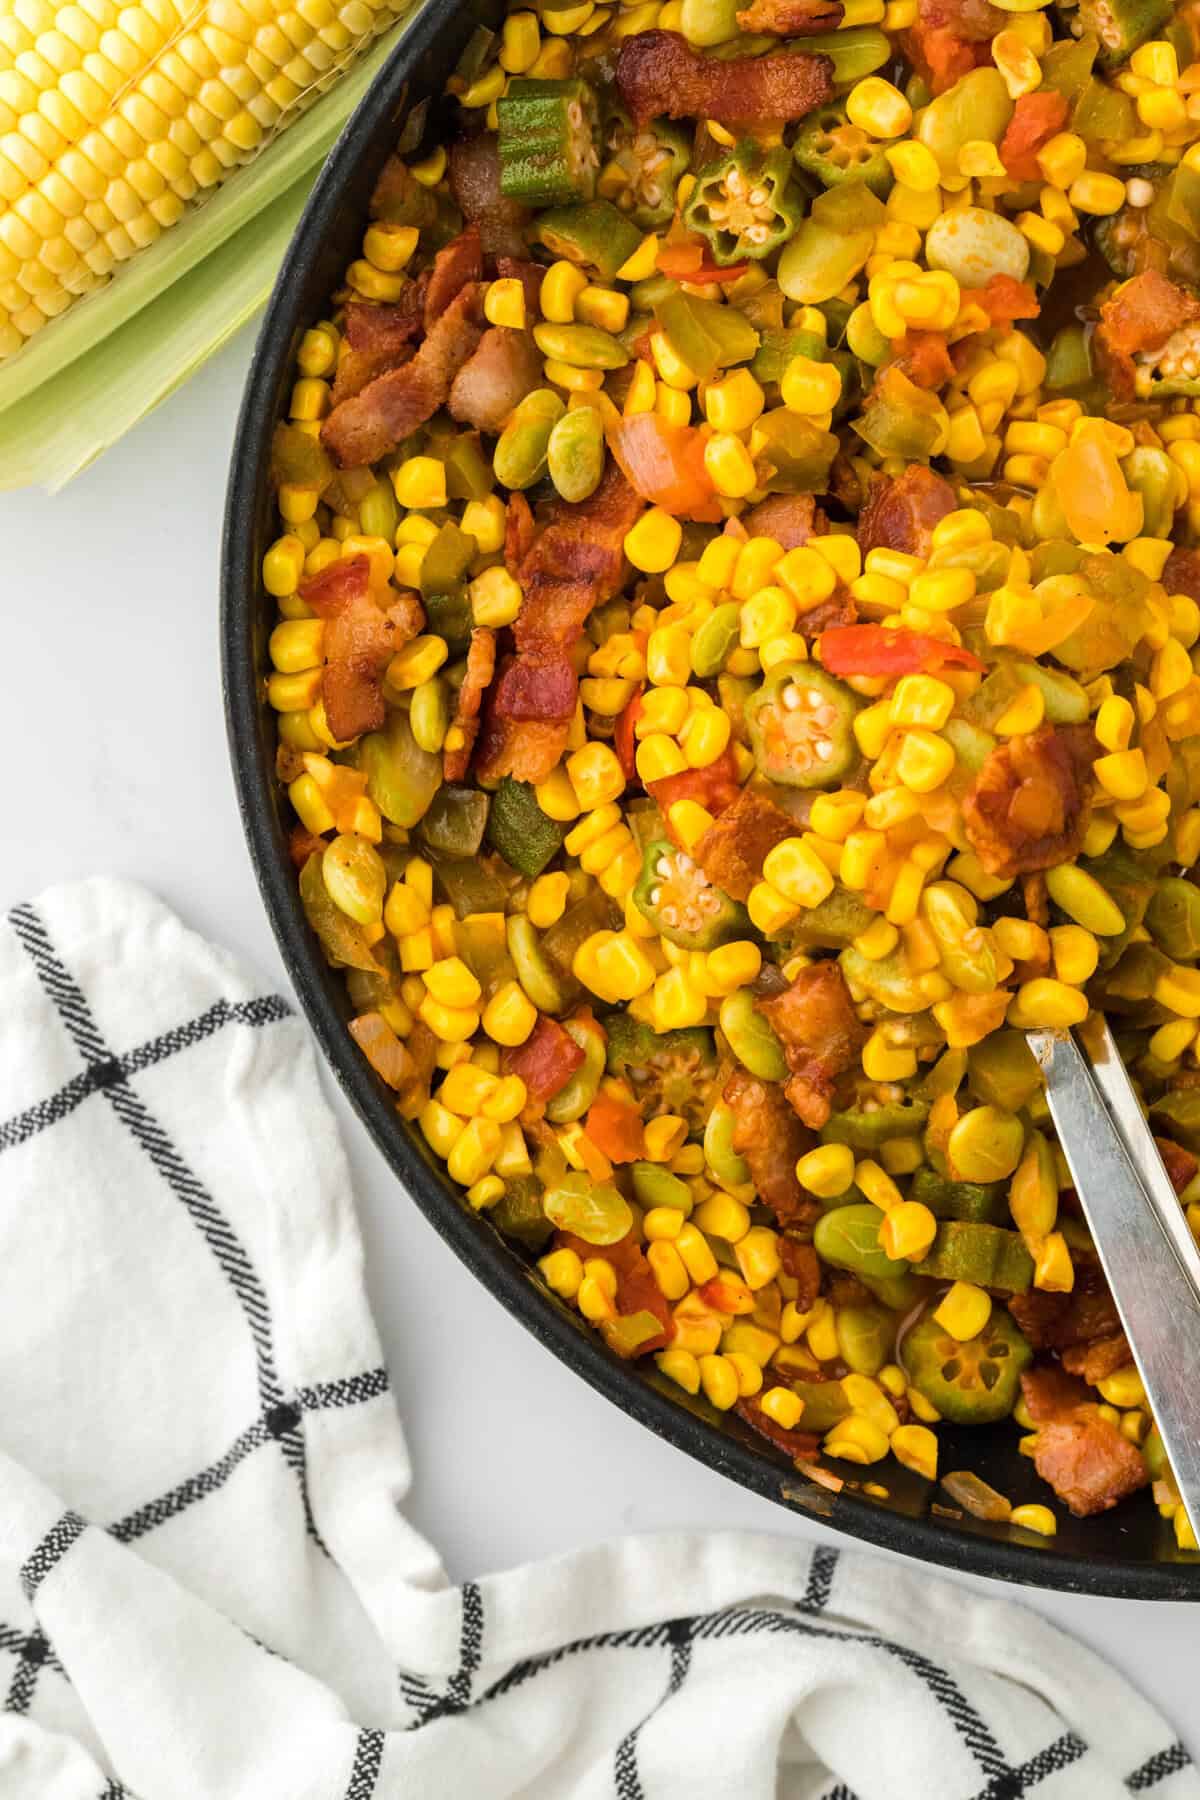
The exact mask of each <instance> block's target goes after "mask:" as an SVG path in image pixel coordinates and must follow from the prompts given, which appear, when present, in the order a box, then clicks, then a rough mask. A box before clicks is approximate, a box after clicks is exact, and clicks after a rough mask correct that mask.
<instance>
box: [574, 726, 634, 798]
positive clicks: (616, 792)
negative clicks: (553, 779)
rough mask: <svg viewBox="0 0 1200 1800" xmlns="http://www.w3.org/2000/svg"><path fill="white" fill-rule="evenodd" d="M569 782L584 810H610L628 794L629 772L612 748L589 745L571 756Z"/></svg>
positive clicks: (600, 744) (591, 743)
mask: <svg viewBox="0 0 1200 1800" xmlns="http://www.w3.org/2000/svg"><path fill="white" fill-rule="evenodd" d="M566 768H567V778H568V780H569V781H570V783H571V786H572V788H573V789H574V790H575V798H576V800H578V802H579V805H580V807H581V809H583V810H585V811H588V812H590V811H591V810H592V809H593V808H594V807H600V806H607V805H608V804H610V803H611V802H612V801H614V800H616V799H618V798H619V797H620V795H621V794H623V793H624V791H625V771H624V770H623V769H622V767H621V764H620V761H619V759H618V757H617V754H616V751H615V750H613V749H612V748H611V746H610V745H608V744H602V743H597V742H594V741H593V742H589V743H587V744H585V745H584V746H583V748H582V750H576V751H575V752H574V753H573V754H572V755H571V756H568V758H567V762H566Z"/></svg>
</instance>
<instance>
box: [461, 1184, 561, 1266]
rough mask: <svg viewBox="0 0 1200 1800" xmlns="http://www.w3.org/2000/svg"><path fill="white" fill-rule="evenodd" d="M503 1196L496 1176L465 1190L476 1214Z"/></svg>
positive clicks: (502, 1185) (501, 1186)
mask: <svg viewBox="0 0 1200 1800" xmlns="http://www.w3.org/2000/svg"><path fill="white" fill-rule="evenodd" d="M503 1194H504V1182H503V1180H502V1179H501V1177H500V1176H499V1175H496V1174H491V1175H483V1176H481V1177H480V1179H479V1180H478V1181H473V1182H472V1183H471V1186H470V1187H469V1188H468V1189H467V1199H468V1200H469V1201H470V1203H471V1205H472V1207H473V1208H474V1209H475V1211H476V1212H482V1211H483V1210H484V1208H485V1207H488V1206H495V1204H496V1202H497V1200H499V1199H501V1198H502V1196H503ZM563 1254H564V1255H571V1254H572V1252H570V1251H565V1252H563Z"/></svg>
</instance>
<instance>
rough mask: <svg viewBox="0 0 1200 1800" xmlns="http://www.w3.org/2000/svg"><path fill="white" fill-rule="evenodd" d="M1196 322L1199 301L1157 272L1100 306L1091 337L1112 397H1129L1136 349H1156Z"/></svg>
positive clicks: (1148, 271)
mask: <svg viewBox="0 0 1200 1800" xmlns="http://www.w3.org/2000/svg"><path fill="white" fill-rule="evenodd" d="M1197 318H1200V301H1198V300H1197V299H1196V298H1195V297H1194V295H1192V294H1189V293H1187V292H1186V291H1185V289H1183V288H1181V287H1177V286H1176V284H1175V283H1174V282H1173V281H1168V280H1167V278H1166V276H1165V275H1160V274H1159V273H1158V270H1157V269H1146V270H1144V271H1143V272H1142V274H1140V275H1135V276H1134V277H1133V280H1132V281H1127V282H1125V284H1124V285H1123V286H1122V287H1119V288H1118V289H1117V291H1116V293H1115V294H1114V295H1113V296H1112V298H1111V299H1109V300H1106V301H1105V302H1104V305H1103V306H1102V307H1101V308H1100V323H1099V325H1098V326H1097V328H1096V335H1095V347H1096V356H1097V361H1098V363H1099V365H1100V368H1101V371H1102V373H1103V374H1104V377H1105V379H1106V380H1107V382H1108V385H1109V387H1110V388H1111V390H1112V394H1113V398H1114V399H1116V400H1129V399H1132V398H1133V394H1134V363H1133V359H1134V356H1135V355H1136V354H1137V353H1138V352H1139V351H1142V350H1151V351H1153V350H1160V349H1161V348H1162V346H1163V345H1164V344H1165V343H1166V342H1167V339H1168V338H1169V337H1170V336H1171V335H1172V333H1174V332H1176V331H1178V330H1179V329H1180V327H1181V326H1183V325H1190V324H1191V323H1192V321H1193V320H1194V319H1197Z"/></svg>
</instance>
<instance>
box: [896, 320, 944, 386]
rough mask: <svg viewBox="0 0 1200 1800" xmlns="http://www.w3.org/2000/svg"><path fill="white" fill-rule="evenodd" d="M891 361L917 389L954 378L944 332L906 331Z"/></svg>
mask: <svg viewBox="0 0 1200 1800" xmlns="http://www.w3.org/2000/svg"><path fill="white" fill-rule="evenodd" d="M892 360H893V362H894V363H895V365H896V367H897V368H899V369H903V371H904V373H905V374H906V375H907V376H908V379H909V380H910V381H911V382H913V383H914V385H915V386H917V387H919V388H931V389H932V388H940V387H942V386H943V385H944V383H945V382H947V381H950V380H952V379H953V377H954V364H953V363H952V362H951V361H950V352H949V350H948V349H947V348H946V334H945V332H944V331H906V332H905V334H904V336H903V337H902V338H901V339H900V340H899V343H898V345H897V346H896V354H895V356H894V357H893V359H892Z"/></svg>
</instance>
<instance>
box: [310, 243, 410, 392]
mask: <svg viewBox="0 0 1200 1800" xmlns="http://www.w3.org/2000/svg"><path fill="white" fill-rule="evenodd" d="M424 304H425V277H424V276H423V275H422V276H420V277H419V278H418V279H417V280H416V281H412V282H410V283H409V284H408V286H407V287H406V288H405V290H404V292H403V294H402V295H401V297H400V299H399V300H398V301H397V302H396V304H395V305H394V306H369V305H368V304H367V303H366V302H365V301H363V300H351V301H350V302H349V304H348V305H347V307H346V320H345V325H344V328H343V329H344V335H345V339H346V345H347V348H346V349H345V350H344V351H343V352H342V355H341V356H340V358H339V359H338V366H337V373H336V374H335V376H334V378H333V392H332V394H331V395H330V399H331V401H332V403H333V405H334V406H340V405H341V403H342V401H343V400H352V399H353V398H354V396H355V394H361V392H362V390H363V389H364V388H365V387H366V385H367V383H368V382H369V381H374V379H375V377H376V376H377V375H382V374H384V372H385V371H386V370H388V369H398V368H399V367H400V365H401V364H402V363H406V362H408V360H409V358H410V357H411V356H412V353H413V344H414V342H415V341H416V339H417V338H418V337H420V335H421V331H422V324H421V316H422V311H423V309H424Z"/></svg>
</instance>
